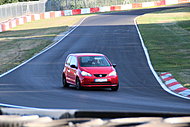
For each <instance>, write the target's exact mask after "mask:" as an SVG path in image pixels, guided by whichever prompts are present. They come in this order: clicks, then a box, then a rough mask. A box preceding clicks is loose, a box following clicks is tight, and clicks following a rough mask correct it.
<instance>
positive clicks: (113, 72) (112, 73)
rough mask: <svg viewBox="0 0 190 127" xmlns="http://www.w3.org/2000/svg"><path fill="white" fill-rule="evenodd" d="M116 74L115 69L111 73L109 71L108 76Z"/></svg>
mask: <svg viewBox="0 0 190 127" xmlns="http://www.w3.org/2000/svg"><path fill="white" fill-rule="evenodd" d="M116 75H117V73H116V72H115V71H112V72H111V73H109V75H108V76H116Z"/></svg>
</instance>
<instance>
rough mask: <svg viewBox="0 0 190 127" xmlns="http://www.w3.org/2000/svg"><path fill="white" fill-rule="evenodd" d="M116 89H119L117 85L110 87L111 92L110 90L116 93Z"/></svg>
mask: <svg viewBox="0 0 190 127" xmlns="http://www.w3.org/2000/svg"><path fill="white" fill-rule="evenodd" d="M118 89H119V85H118V86H114V87H111V90H112V91H118Z"/></svg>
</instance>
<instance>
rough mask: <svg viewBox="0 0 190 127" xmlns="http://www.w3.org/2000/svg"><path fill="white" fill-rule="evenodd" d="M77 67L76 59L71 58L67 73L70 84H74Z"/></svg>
mask: <svg viewBox="0 0 190 127" xmlns="http://www.w3.org/2000/svg"><path fill="white" fill-rule="evenodd" d="M72 65H74V66H75V67H71V66H72ZM77 67H78V62H77V57H75V56H73V57H72V59H71V63H70V73H69V74H70V75H69V77H70V80H71V82H72V84H75V80H76V72H77Z"/></svg>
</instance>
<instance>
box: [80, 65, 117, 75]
mask: <svg viewBox="0 0 190 127" xmlns="http://www.w3.org/2000/svg"><path fill="white" fill-rule="evenodd" d="M114 70H115V69H114V68H113V67H112V66H110V67H81V71H86V72H88V73H91V74H109V73H110V72H112V71H114Z"/></svg>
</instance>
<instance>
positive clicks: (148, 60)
mask: <svg viewBox="0 0 190 127" xmlns="http://www.w3.org/2000/svg"><path fill="white" fill-rule="evenodd" d="M138 17H139V16H137V17H136V18H135V19H134V23H135V27H136V29H137V32H138V34H139V38H140V40H141V44H142V47H143V50H144V52H145V56H146V59H147V62H148V65H149V67H150V70H151V71H152V73H153V75H154V77H155V78H156V80H157V81H158V82H159V84H160V85H161V87H162V88H163V89H164V90H165V91H166V92H168V93H170V94H173V95H175V96H178V97H181V98H184V99H189V100H190V98H188V97H184V96H181V95H179V94H176V93H174V92H173V91H171V90H170V89H169V88H167V87H166V85H165V84H164V83H163V82H162V81H161V79H160V78H159V76H158V75H157V73H156V72H155V70H154V68H153V66H152V64H151V61H150V57H149V54H148V51H147V48H146V47H145V45H144V41H143V39H142V36H141V34H140V31H139V28H138V26H137V23H136V19H137V18H138Z"/></svg>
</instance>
